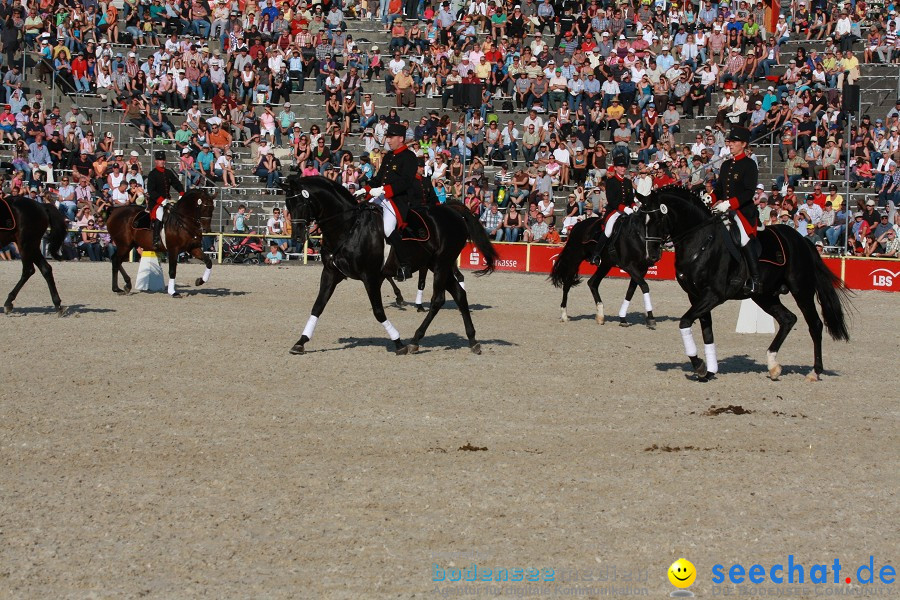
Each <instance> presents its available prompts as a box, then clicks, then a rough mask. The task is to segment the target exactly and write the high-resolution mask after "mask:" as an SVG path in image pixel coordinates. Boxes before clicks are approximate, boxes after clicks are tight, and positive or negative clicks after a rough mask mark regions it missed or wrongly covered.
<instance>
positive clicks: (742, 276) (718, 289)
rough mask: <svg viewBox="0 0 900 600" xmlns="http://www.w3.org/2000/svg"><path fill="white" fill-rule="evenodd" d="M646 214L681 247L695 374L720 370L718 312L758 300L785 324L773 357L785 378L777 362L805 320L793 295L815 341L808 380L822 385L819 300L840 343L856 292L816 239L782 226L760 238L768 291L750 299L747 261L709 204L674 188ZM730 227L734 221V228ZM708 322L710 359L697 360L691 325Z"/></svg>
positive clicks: (688, 348)
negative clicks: (790, 302)
mask: <svg viewBox="0 0 900 600" xmlns="http://www.w3.org/2000/svg"><path fill="white" fill-rule="evenodd" d="M642 210H645V211H647V212H648V213H649V214H650V215H651V220H659V222H660V223H661V224H662V228H663V230H664V231H667V232H668V233H669V235H670V236H671V238H672V242H673V243H674V245H675V272H676V276H677V278H678V283H679V284H680V285H681V287H682V289H684V291H685V292H687V294H688V298H689V299H690V302H691V308H690V309H689V310H688V311H687V312H686V313H684V316H682V317H681V321H680V323H679V327H680V329H681V335H682V340H683V341H684V348H685V352H686V353H687V355H688V358H690V361H691V366H692V367H693V369H694V373H696V374H697V377H698V378H699V380H701V381H705V380H707V379H708V378H709V377H711V376H712V375H714V374H715V373H716V372H717V371H718V361H717V357H716V347H715V342H714V339H713V328H712V316H711V314H710V311H711V310H712V309H713V308H715V307H716V306H718V305H720V304H722V303H724V302H725V301H726V300H733V299H743V298H747V297H750V298H752V299H753V301H754V302H756V304H758V305H759V306H760V308H762V309H763V310H764V311H765V312H767V313H768V314H770V315H772V317H774V319H775V320H776V321H777V322H778V332H777V333H776V335H775V339H774V340H772V343H771V344H770V345H769V349H768V352H767V353H766V359H767V361H766V362H767V366H768V370H769V376H770V377H771V378H772V379H773V380H774V379H778V377H779V376H780V375H781V366H780V365H779V364H778V362H777V361H776V356H777V353H778V350H779V348H781V344H782V343H783V342H784V340H785V338H786V337H787V335H788V333H790V331H791V328H792V327H793V326H794V324H795V323H796V322H797V316H796V315H794V313H792V312H791V311H790V310H788V309H787V308H786V307H785V306H784V305H783V304H782V303H781V299H780V298H779V296H780V295H781V294H786V293H788V292H790V293H791V295H793V297H794V300H795V301H796V302H797V306H799V307H800V311H801V312H802V313H803V317H804V318H805V319H806V324H807V326H808V327H809V334H810V336H811V337H812V340H813V353H814V363H813V372H812V373H810V374H809V375H808V376H807V378H808V379H809V380H811V381H815V380H818V379H819V376H820V375H821V373H822V370H823V369H822V320H820V319H819V314H818V313H817V312H816V305H815V301H814V299H815V298H818V300H819V304H820V305H821V307H822V317H823V319H824V320H825V328H826V329H827V330H828V333H829V334H831V337H832V338H834V339H836V340H848V339H849V334H848V332H847V325H846V322H845V319H844V306H843V305H844V304H845V303H846V302H847V301H848V293H847V291H846V288H845V287H844V283H843V281H841V279H840V277H838V276H836V275H834V274H833V273H832V272H831V271H829V270H828V267H826V266H825V263H824V262H823V261H822V258H821V257H820V256H819V254H818V253H817V252H816V249H815V247H814V246H813V245H812V244H811V243H809V240H807V239H805V238H803V236H801V235H800V234H799V233H797V231H795V230H794V229H792V228H790V227H788V226H783V225H775V226H772V227H767V228H766V229H765V230H763V231H761V232H760V233H759V236H758V237H759V243H760V246H761V256H760V261H759V262H760V264H759V272H760V278H761V280H762V286H761V288H760V291H759V292H758V293H756V294H753V295H752V296H747V295H746V293H745V292H744V291H743V287H744V282H745V281H746V280H747V267H746V265H745V264H744V263H743V262H741V261H739V260H738V259H737V257H738V256H739V253H738V252H737V250H736V244H735V243H734V242H733V241H730V240H729V239H728V236H730V235H731V231H730V230H729V229H726V223H725V222H723V218H722V217H720V216H718V215H711V214H710V211H709V209H708V208H707V207H706V205H705V204H704V202H703V200H702V199H701V198H700V197H699V196H698V195H696V194H694V193H693V192H691V191H690V190H688V189H686V188H683V187H679V186H669V187H664V188H660V189H658V190H655V191H654V192H653V194H651V196H650V199H649V200H648V201H647V202H646V203H645V204H644V206H643V207H642ZM729 224H730V222H729ZM697 319H699V320H700V326H701V328H702V331H703V342H704V344H705V348H704V349H705V355H706V361H705V362H704V360H703V359H701V358H699V357H698V356H697V348H696V346H695V345H694V338H693V334H692V333H691V325H692V324H693V322H694V321H695V320H697Z"/></svg>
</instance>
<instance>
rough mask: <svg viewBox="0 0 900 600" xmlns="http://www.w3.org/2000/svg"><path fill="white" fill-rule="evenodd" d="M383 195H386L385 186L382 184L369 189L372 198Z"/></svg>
mask: <svg viewBox="0 0 900 600" xmlns="http://www.w3.org/2000/svg"><path fill="white" fill-rule="evenodd" d="M382 195H384V188H383V187H381V186H379V187H373V188H371V189H370V190H369V196H371V197H372V198H377V197H378V196H382Z"/></svg>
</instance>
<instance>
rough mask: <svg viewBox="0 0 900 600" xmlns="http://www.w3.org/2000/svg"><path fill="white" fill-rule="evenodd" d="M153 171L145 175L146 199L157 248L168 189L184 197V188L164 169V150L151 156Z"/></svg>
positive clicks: (168, 170) (170, 172) (172, 172)
mask: <svg viewBox="0 0 900 600" xmlns="http://www.w3.org/2000/svg"><path fill="white" fill-rule="evenodd" d="M153 166H154V169H153V170H152V171H150V174H149V175H147V198H149V200H150V201H149V202H148V203H147V204H148V206H149V205H150V202H152V203H153V206H152V207H151V208H150V223H151V225H152V227H153V247H154V248H159V247H160V246H161V245H162V244H161V243H160V232H161V231H162V228H163V213H164V210H165V209H164V208H163V207H164V206H165V205H166V204H167V203H168V202H169V194H170V190H169V188H170V187H173V188H175V189H176V190H178V192H179V196H183V195H184V186H183V185H181V181H179V180H178V175H176V174H175V172H174V171H172V169H167V168H166V153H165V151H164V150H157V151H156V152H155V153H154V154H153Z"/></svg>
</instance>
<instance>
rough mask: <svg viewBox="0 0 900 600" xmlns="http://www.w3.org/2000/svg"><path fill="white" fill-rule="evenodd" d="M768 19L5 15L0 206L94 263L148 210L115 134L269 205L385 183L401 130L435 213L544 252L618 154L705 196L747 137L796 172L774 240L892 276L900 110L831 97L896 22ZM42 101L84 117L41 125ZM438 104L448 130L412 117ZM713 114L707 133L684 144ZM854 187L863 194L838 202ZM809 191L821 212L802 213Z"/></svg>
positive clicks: (893, 36) (450, 7)
mask: <svg viewBox="0 0 900 600" xmlns="http://www.w3.org/2000/svg"><path fill="white" fill-rule="evenodd" d="M778 6H779V4H778V3H775V4H774V5H773V4H772V3H771V2H762V1H759V2H755V3H752V2H747V1H744V0H735V1H728V0H720V1H719V2H708V1H705V0H704V1H701V2H691V1H688V2H671V1H669V0H642V1H639V2H630V1H619V2H612V1H609V0H590V2H585V1H577V2H576V1H571V0H561V1H551V0H540V1H535V0H510V1H504V0H494V1H491V2H487V1H486V0H453V1H452V2H442V3H439V4H432V3H431V2H430V0H405V1H403V0H330V1H327V2H325V1H320V2H307V1H305V0H283V1H281V0H262V1H260V2H245V1H244V0H214V1H212V2H208V1H207V0H195V1H181V0H125V2H124V5H123V7H122V9H121V10H119V9H117V8H116V5H115V3H114V2H104V1H100V2H97V0H67V1H45V0H40V1H34V0H26V1H25V2H22V3H16V4H8V3H3V4H2V5H0V20H2V30H0V44H2V48H3V53H2V54H3V58H4V60H3V65H2V84H3V86H2V90H0V93H2V94H3V96H4V105H3V106H2V111H0V135H2V138H3V140H2V141H3V143H4V144H5V148H6V149H5V150H4V152H3V153H4V156H5V157H6V158H7V161H8V162H7V163H6V164H5V165H4V166H6V171H7V174H5V175H4V181H3V191H4V193H5V194H26V195H30V196H31V197H33V198H34V199H35V200H36V201H43V202H53V203H56V204H57V205H58V206H59V207H60V209H61V210H62V211H63V212H64V213H65V215H66V217H67V219H68V220H69V221H70V222H71V224H72V227H73V228H76V229H78V230H80V233H79V234H78V237H77V239H76V242H77V245H78V246H80V247H81V250H82V252H81V254H83V255H85V256H87V257H88V258H90V259H92V260H101V259H102V258H103V256H104V254H105V252H108V251H109V249H108V248H107V245H108V241H109V240H108V236H106V235H105V234H104V232H103V221H104V218H105V216H106V214H107V211H108V209H109V208H110V207H111V206H115V205H117V204H130V203H135V204H144V203H145V202H146V198H145V192H144V187H143V186H144V168H145V167H143V166H142V164H141V160H140V158H141V156H139V155H138V153H137V152H136V151H133V150H123V147H122V146H123V145H122V141H121V140H117V139H116V137H115V134H114V131H122V137H125V133H124V132H125V131H128V134H127V136H128V137H146V138H155V140H156V142H155V143H160V142H162V143H165V144H166V145H165V147H167V148H169V150H170V154H171V157H170V162H171V163H172V164H175V168H176V171H177V172H178V173H179V175H180V176H181V177H183V178H184V181H185V183H186V185H187V186H198V185H200V186H206V185H215V186H220V187H223V188H231V187H237V186H239V185H242V184H241V183H240V182H239V176H240V174H241V173H245V174H252V176H253V178H254V179H256V178H258V181H259V183H258V184H256V185H258V186H259V187H261V188H262V187H265V188H269V189H277V188H278V182H279V179H280V178H281V177H282V176H283V175H285V174H287V173H288V172H289V171H291V170H293V171H296V172H299V173H303V174H307V175H312V174H315V175H324V176H326V177H330V178H332V179H335V180H339V181H341V182H342V183H343V184H344V185H345V186H346V187H348V188H349V189H351V190H352V189H355V188H357V187H359V186H361V185H364V184H365V182H366V180H367V179H368V178H370V177H371V176H372V175H373V174H374V173H375V172H376V171H377V169H378V166H379V164H380V162H381V160H382V157H383V156H384V153H385V151H386V150H385V140H384V136H385V132H386V130H387V127H388V126H389V125H390V124H397V123H400V124H403V125H405V126H406V128H407V138H408V146H409V147H410V148H412V149H413V151H414V152H416V154H418V155H420V156H422V157H423V158H424V159H425V163H426V167H425V174H426V175H427V176H428V177H430V179H431V182H432V184H433V186H434V188H435V192H436V194H437V196H438V198H439V200H440V201H446V200H447V199H457V200H459V201H461V202H464V203H465V204H466V205H467V206H468V207H469V208H470V209H471V210H472V211H473V212H474V213H475V214H477V215H479V217H480V218H482V220H483V222H484V223H485V227H486V228H487V229H488V231H489V232H490V233H491V234H492V236H494V237H495V239H498V240H500V239H505V240H507V241H517V240H519V241H521V240H525V241H535V242H539V241H550V242H552V241H558V240H559V239H560V236H562V237H563V238H564V237H565V234H566V231H567V229H568V228H569V227H570V226H571V225H572V224H573V223H575V222H577V221H578V220H580V219H584V218H590V217H593V216H599V215H602V214H603V213H604V210H605V197H604V185H605V184H604V177H605V175H606V168H607V164H611V162H612V160H613V158H614V157H617V156H622V157H624V158H625V161H626V163H627V164H628V166H629V173H630V176H631V177H632V178H633V182H634V187H635V190H636V192H637V193H638V194H647V193H649V192H650V191H651V190H652V189H653V188H654V187H656V186H662V185H668V184H681V185H684V186H688V187H690V188H692V189H695V190H697V191H703V190H708V189H711V188H712V186H713V182H714V180H715V177H716V175H717V172H718V168H719V165H720V164H721V162H722V161H723V160H724V159H725V158H726V157H727V153H728V150H727V148H726V147H725V144H724V137H725V134H726V133H727V131H728V129H729V128H730V127H731V126H732V125H741V126H744V127H746V128H748V129H749V130H750V131H751V137H752V138H753V140H754V143H756V144H770V143H771V144H774V145H775V147H776V148H775V150H774V155H777V157H778V159H779V162H783V163H784V168H783V173H781V174H780V176H778V177H777V179H776V181H774V182H773V184H774V185H772V187H771V189H765V186H763V189H760V190H759V206H760V212H761V222H763V223H788V224H791V225H792V226H793V227H796V228H797V229H798V231H800V232H801V233H802V234H804V235H809V236H810V239H811V240H812V241H814V242H817V243H819V244H821V245H822V246H824V247H829V248H837V247H841V248H842V250H847V251H849V252H851V253H854V254H863V255H886V256H895V257H897V256H900V241H898V239H897V237H898V235H897V234H898V233H900V226H898V222H900V219H898V217H897V212H896V210H895V208H894V205H895V204H896V203H897V202H898V201H900V169H898V167H897V162H898V161H900V132H898V128H900V100H898V102H897V104H896V106H895V107H894V108H893V109H891V110H889V111H887V112H886V113H885V114H877V115H875V116H873V117H870V116H868V115H856V117H855V119H854V121H853V122H852V123H850V122H848V115H847V113H846V112H845V111H844V110H842V94H841V90H842V89H844V87H845V85H855V84H857V83H858V82H859V79H860V76H861V74H860V63H861V62H863V63H900V37H898V35H897V29H898V25H900V17H898V15H897V13H896V11H895V10H894V9H893V5H892V4H884V5H881V4H879V5H869V4H868V3H866V2H863V1H857V2H855V3H853V2H849V1H848V2H843V3H834V2H825V1H824V0H813V1H811V2H804V1H802V0H800V1H795V2H793V3H790V4H788V3H784V4H782V5H781V8H780V9H779V8H777V7H778ZM773 7H774V8H773ZM348 21H363V22H372V23H373V24H374V26H375V27H376V28H380V29H383V31H384V32H386V33H387V36H386V37H389V42H388V43H387V44H386V45H382V46H379V45H378V44H372V43H370V42H369V41H368V40H363V39H359V40H356V39H354V37H353V35H352V34H351V33H350V32H348V27H347V23H348ZM358 37H359V33H358ZM805 40H817V41H818V42H817V44H816V47H817V48H820V49H821V51H817V50H816V49H808V50H807V46H806V45H805V44H804V43H803V41H805ZM795 41H800V42H801V43H799V44H796V43H790V44H789V42H795ZM788 47H789V48H790V50H789V51H788V50H786V48H788ZM23 65H24V68H23ZM26 71H27V73H26ZM36 83H37V84H41V86H42V87H43V89H44V90H45V92H44V93H43V94H42V93H41V90H40V89H37V88H36V86H35V84H36ZM50 88H52V89H53V94H54V96H55V97H56V98H57V99H60V102H61V103H63V104H64V105H65V106H69V104H70V100H71V101H74V104H72V105H71V108H69V109H65V110H61V109H60V107H59V106H56V105H51V102H50V101H48V98H47V95H48V94H47V92H46V90H48V89H50ZM473 90H474V91H475V92H474V93H473ZM462 92H465V93H462ZM300 93H302V94H303V95H300ZM84 94H92V95H97V96H99V97H100V98H102V100H103V104H104V105H105V106H106V107H107V109H108V110H109V111H110V113H109V116H108V118H106V119H105V122H104V126H105V127H102V128H101V127H99V126H98V122H99V119H98V118H97V117H98V115H96V114H95V115H93V117H94V118H91V116H89V115H86V114H84V112H83V111H81V110H79V108H78V106H77V104H78V100H79V96H81V95H84ZM310 94H315V96H314V97H315V98H317V102H320V103H321V104H322V105H323V106H324V110H323V111H322V112H320V113H319V114H320V115H321V116H320V120H319V121H318V122H317V123H310V122H309V121H308V120H304V119H302V118H300V116H299V115H298V112H297V111H295V107H296V106H297V99H298V98H303V97H306V98H309V97H310ZM714 94H715V96H714ZM63 96H66V97H67V99H66V100H61V99H62V98H63ZM425 96H427V97H431V98H440V104H441V106H442V109H443V110H441V111H438V110H431V111H422V112H421V113H413V114H416V117H414V118H412V119H406V118H404V116H403V115H405V114H407V110H406V109H408V108H410V107H415V106H416V103H417V100H418V99H421V98H422V97H425ZM451 107H455V108H462V109H463V110H460V111H459V112H457V113H453V112H447V111H448V110H449V109H450V108H451ZM426 113H427V114H426ZM419 115H421V116H419ZM700 117H703V118H704V121H703V125H704V126H702V127H701V126H699V125H692V123H699V121H696V120H697V119H698V118H700ZM110 122H121V123H122V124H123V127H122V128H118V129H117V128H116V127H112V126H110ZM848 129H849V131H848ZM689 130H696V134H695V135H693V136H692V139H690V140H687V141H686V140H684V139H683V137H682V136H683V135H684V132H686V131H689ZM176 154H177V156H176ZM760 154H761V152H760ZM848 156H849V162H848V160H847V157H848ZM176 163H177V164H176ZM845 178H849V182H850V185H851V187H852V188H853V189H854V190H860V191H864V190H865V191H867V192H868V193H867V194H854V195H853V198H852V201H851V200H850V199H849V198H848V199H847V201H845V199H844V198H843V195H842V194H841V193H839V191H840V190H843V189H844V184H842V183H841V181H842V180H844V179H845ZM801 187H802V188H805V189H811V190H812V191H810V192H809V193H807V194H800V195H799V196H801V197H798V194H796V193H795V190H797V189H800V188H801ZM563 201H564V202H565V204H564V205H563ZM495 205H496V206H495ZM235 222H236V221H235ZM279 226H280V225H279ZM848 229H849V231H847V230H848ZM95 231H96V233H94V232H95ZM845 232H846V233H845ZM845 236H846V238H847V239H848V241H849V247H845V241H844V240H845ZM14 251H15V249H14V248H11V247H7V248H5V249H3V252H2V253H0V256H6V257H8V256H9V255H10V253H12V252H14Z"/></svg>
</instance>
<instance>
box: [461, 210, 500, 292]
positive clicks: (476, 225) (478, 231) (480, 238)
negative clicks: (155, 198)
mask: <svg viewBox="0 0 900 600" xmlns="http://www.w3.org/2000/svg"><path fill="white" fill-rule="evenodd" d="M457 212H458V213H459V214H461V215H462V218H463V220H464V221H465V222H466V229H467V230H468V231H469V239H470V240H472V242H473V243H474V244H475V247H476V248H478V251H479V252H481V255H482V256H484V262H485V263H486V265H487V266H486V267H485V268H483V269H481V270H480V271H475V275H476V276H477V277H481V276H482V275H487V274H488V273H493V272H494V263H495V262H496V260H497V259H498V258H500V255H499V254H498V253H497V249H496V248H494V244H492V243H491V238H489V237H488V234H487V232H486V231H485V230H484V227H483V226H482V225H481V222H480V221H479V220H478V219H476V218H475V215H473V214H472V212H471V211H469V210H468V209H466V210H458V211H457Z"/></svg>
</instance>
